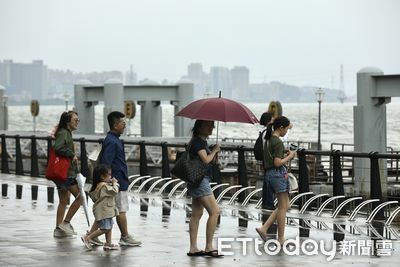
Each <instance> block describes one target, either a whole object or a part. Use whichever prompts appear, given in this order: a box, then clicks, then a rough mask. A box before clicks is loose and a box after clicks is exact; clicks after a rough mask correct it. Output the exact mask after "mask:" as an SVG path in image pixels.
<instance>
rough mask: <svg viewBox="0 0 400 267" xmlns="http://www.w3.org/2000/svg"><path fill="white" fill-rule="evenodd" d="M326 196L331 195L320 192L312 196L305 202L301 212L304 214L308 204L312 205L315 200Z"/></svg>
mask: <svg viewBox="0 0 400 267" xmlns="http://www.w3.org/2000/svg"><path fill="white" fill-rule="evenodd" d="M325 196H329V195H328V194H319V195H315V196H313V197H311V198H310V199H309V200H307V201H306V203H304V206H303V207H302V208H301V209H300V211H299V213H300V214H303V213H304V212H305V211H306V210H307V208H308V206H310V204H311V203H312V202H313V201H314V200H316V199H318V198H321V197H325Z"/></svg>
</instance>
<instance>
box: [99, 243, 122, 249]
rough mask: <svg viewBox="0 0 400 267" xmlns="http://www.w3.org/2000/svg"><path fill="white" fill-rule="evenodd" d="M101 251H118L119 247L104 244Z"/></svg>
mask: <svg viewBox="0 0 400 267" xmlns="http://www.w3.org/2000/svg"><path fill="white" fill-rule="evenodd" d="M103 249H104V250H118V249H119V246H118V245H116V244H104V246H103Z"/></svg>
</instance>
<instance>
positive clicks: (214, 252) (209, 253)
mask: <svg viewBox="0 0 400 267" xmlns="http://www.w3.org/2000/svg"><path fill="white" fill-rule="evenodd" d="M203 256H209V257H214V258H220V257H223V256H224V255H222V254H218V250H210V251H204V255H203Z"/></svg>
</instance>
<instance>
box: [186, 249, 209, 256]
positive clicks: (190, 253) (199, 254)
mask: <svg viewBox="0 0 400 267" xmlns="http://www.w3.org/2000/svg"><path fill="white" fill-rule="evenodd" d="M204 253H205V252H204V251H203V250H200V251H197V252H188V253H186V255H188V256H189V257H199V256H204Z"/></svg>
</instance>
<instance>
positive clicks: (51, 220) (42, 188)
mask: <svg viewBox="0 0 400 267" xmlns="http://www.w3.org/2000/svg"><path fill="white" fill-rule="evenodd" d="M0 182H1V184H7V191H8V192H7V197H2V198H1V199H0V266H1V267H3V266H4V267H5V266H30V267H31V266H57V267H62V266H80V267H81V266H295V265H304V266H307V267H310V266H320V265H321V264H324V263H328V262H327V256H325V255H323V253H322V252H321V251H320V250H318V253H317V254H318V255H306V254H305V253H306V251H305V250H302V249H301V246H299V247H297V246H295V247H294V246H290V247H289V248H291V247H292V248H294V249H297V248H298V249H299V250H300V253H299V255H288V253H285V252H282V251H281V252H280V253H278V254H277V255H271V254H273V251H274V249H276V247H274V246H272V245H271V246H267V247H266V248H265V247H264V246H263V245H260V243H257V242H258V241H259V239H258V236H257V233H256V232H255V231H254V229H255V227H257V226H259V225H260V222H257V221H255V220H252V221H249V222H248V227H247V228H246V227H239V226H238V218H237V217H236V216H233V215H232V214H233V211H232V210H227V209H225V208H222V209H223V215H222V216H221V222H220V225H219V226H218V228H217V230H216V234H215V237H216V238H227V239H225V240H224V241H223V242H222V244H223V245H225V246H226V247H225V248H224V249H223V251H224V252H231V253H233V254H234V255H226V256H224V257H223V258H209V257H208V258H207V257H188V256H186V252H187V251H188V246H189V234H188V228H189V226H188V223H187V222H188V218H186V217H187V216H186V215H187V214H186V209H185V203H184V202H183V201H182V200H179V201H177V202H172V208H171V210H170V214H169V215H164V216H163V205H162V201H161V199H160V197H157V196H155V197H150V198H149V203H148V210H147V212H141V209H140V200H139V198H138V196H135V195H134V194H133V193H132V194H131V195H130V199H131V202H130V211H129V212H128V225H129V226H128V227H129V230H130V232H131V233H134V235H135V237H136V238H138V239H140V240H141V241H142V242H143V244H142V246H141V247H128V248H126V247H122V248H121V249H120V250H119V251H107V252H105V251H103V249H102V247H97V248H95V249H94V250H92V251H87V250H86V249H85V247H84V245H83V243H82V241H81V240H80V238H79V236H80V235H82V234H84V233H85V232H86V230H87V229H88V227H87V224H86V219H85V217H84V213H83V210H82V209H80V210H79V211H78V213H77V214H76V216H75V217H74V218H73V220H72V224H73V226H74V227H75V230H76V231H77V232H78V236H75V237H71V238H62V239H57V238H54V237H53V229H54V224H55V214H56V207H57V206H56V205H57V202H58V198H57V196H56V192H55V203H54V204H52V203H48V202H47V187H48V186H51V187H52V186H53V184H52V183H51V182H49V181H47V180H45V179H42V178H31V177H26V176H16V175H7V174H0ZM17 185H22V186H23V189H22V197H21V199H16V196H17V192H16V191H17V190H16V188H17ZM32 185H38V199H37V200H36V201H32V200H31V186H32ZM3 190H4V188H3ZM91 205H92V203H91V201H89V206H90V208H91ZM167 213H168V210H165V207H164V214H167ZM91 220H93V215H92V214H91ZM206 220H207V214H206V212H205V214H204V215H203V218H202V219H201V222H200V228H199V238H198V239H199V240H198V243H199V247H200V248H204V245H205V225H206ZM297 236H298V229H297V228H296V227H293V226H288V227H287V228H286V237H287V238H288V239H295V238H296V237H297ZM332 236H333V234H332V233H329V232H324V231H318V230H311V232H310V238H311V239H313V240H315V241H317V242H318V244H319V242H320V241H322V240H323V241H325V242H327V243H328V244H331V243H332ZM229 238H231V240H232V239H233V241H230V240H229ZM246 238H250V239H249V240H246ZM100 239H102V240H104V237H100ZM118 240H119V230H118V227H117V226H116V225H114V229H113V241H114V242H115V243H117V242H118ZM221 240H222V239H220V241H221ZM345 240H346V241H349V242H351V241H352V240H355V243H356V246H355V247H354V245H353V246H352V250H351V251H349V253H350V254H351V252H354V254H355V255H342V254H340V253H339V252H338V251H337V253H336V256H335V257H334V258H333V260H332V261H330V262H329V264H330V265H336V266H339V265H340V266H398V260H400V257H399V256H400V253H399V251H400V244H399V241H393V242H391V243H390V246H391V249H390V248H389V247H388V242H386V243H382V244H381V245H383V246H386V248H389V249H387V250H384V249H382V250H380V253H381V254H384V253H387V254H390V256H381V257H376V256H368V254H369V253H368V252H367V250H366V248H367V247H368V242H370V241H368V240H363V239H362V238H360V237H357V236H346V239H345ZM243 243H246V245H247V249H245V251H243ZM304 243H305V241H304V240H303V241H302V242H300V243H299V244H304ZM229 246H231V248H229ZM255 246H256V247H257V249H258V250H259V251H260V252H259V254H261V255H257V252H256V250H255V248H254V247H255ZM338 249H339V248H338ZM328 250H329V249H328ZM307 251H312V249H311V250H307ZM244 252H245V254H246V255H243V254H244ZM294 254H296V253H294ZM360 254H363V255H360Z"/></svg>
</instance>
